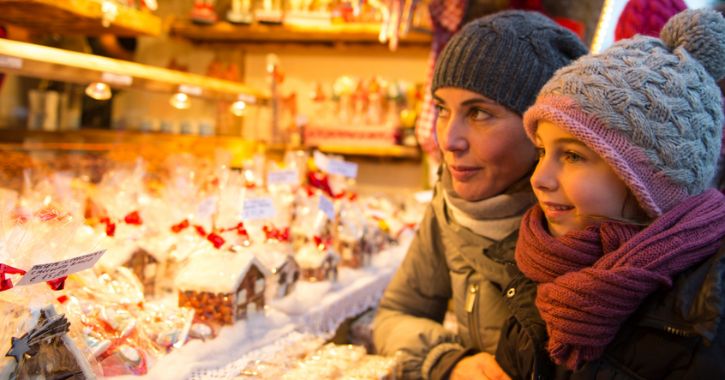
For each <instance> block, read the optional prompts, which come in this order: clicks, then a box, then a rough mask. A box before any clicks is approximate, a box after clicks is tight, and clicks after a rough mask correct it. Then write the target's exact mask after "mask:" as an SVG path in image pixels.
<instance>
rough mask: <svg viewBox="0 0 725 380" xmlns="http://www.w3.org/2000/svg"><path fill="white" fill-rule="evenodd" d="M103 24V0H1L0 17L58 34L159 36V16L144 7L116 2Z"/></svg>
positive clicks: (12, 22)
mask: <svg viewBox="0 0 725 380" xmlns="http://www.w3.org/2000/svg"><path fill="white" fill-rule="evenodd" d="M116 10H117V12H116V17H115V18H114V19H113V21H111V22H110V25H108V27H105V26H103V24H102V19H103V10H102V2H101V1H94V0H0V21H3V22H7V23H10V24H14V25H18V26H22V27H27V28H32V29H38V30H42V31H43V32H52V33H59V34H83V35H99V34H104V33H111V34H115V35H119V36H158V35H160V34H161V19H159V18H158V17H157V16H154V15H153V14H151V13H149V12H147V11H140V10H137V9H133V8H130V7H125V6H121V5H116Z"/></svg>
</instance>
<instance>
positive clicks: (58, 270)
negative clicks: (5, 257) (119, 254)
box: [15, 249, 106, 286]
mask: <svg viewBox="0 0 725 380" xmlns="http://www.w3.org/2000/svg"><path fill="white" fill-rule="evenodd" d="M104 253H106V250H105V249H104V250H101V251H96V252H93V253H89V254H87V255H83V256H78V257H74V258H72V259H67V260H63V261H56V262H54V263H48V264H40V265H33V267H32V268H30V270H29V271H28V273H26V274H25V276H23V278H21V279H20V281H18V282H17V283H16V284H15V286H23V285H32V284H37V283H39V282H44V281H49V280H55V279H56V278H61V277H65V276H67V275H69V274H73V273H76V272H80V271H82V270H85V269H88V268H90V267H92V266H93V265H94V264H95V263H96V262H97V261H98V259H100V258H101V256H103V254H104Z"/></svg>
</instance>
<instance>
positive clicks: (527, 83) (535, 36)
mask: <svg viewBox="0 0 725 380" xmlns="http://www.w3.org/2000/svg"><path fill="white" fill-rule="evenodd" d="M586 53H587V48H586V46H584V44H583V43H582V42H581V40H579V37H577V36H576V35H575V34H574V33H572V32H571V31H569V30H567V29H565V28H564V27H561V26H559V25H557V24H556V23H555V22H554V21H552V20H550V19H549V18H547V17H546V16H544V15H542V14H540V13H537V12H529V11H503V12H498V13H494V14H491V15H488V16H484V17H481V18H479V19H476V20H473V21H471V22H470V23H468V24H466V25H465V26H464V27H463V28H462V29H461V30H460V31H459V32H458V33H456V34H455V35H454V36H453V37H452V38H451V40H450V41H449V42H448V44H447V45H446V47H445V49H443V52H442V53H441V55H440V56H439V58H438V61H437V62H436V67H435V72H434V74H433V82H432V84H431V93H433V94H435V91H436V90H437V89H439V88H441V87H457V88H462V89H466V90H469V91H473V92H475V93H478V94H481V95H483V96H486V97H487V98H490V99H492V100H494V101H496V102H497V103H500V104H503V105H504V106H506V107H507V108H509V109H510V110H512V111H514V112H516V113H518V114H519V115H522V114H523V113H524V111H526V108H528V107H529V106H531V105H532V104H533V103H534V100H535V99H536V95H537V94H538V93H539V90H540V89H541V87H542V86H543V85H544V83H546V81H547V80H549V78H551V76H552V75H553V74H554V72H555V71H556V70H557V69H559V68H560V67H563V66H565V65H567V64H569V63H570V62H571V61H573V60H574V59H576V58H578V57H579V56H581V55H583V54H586Z"/></svg>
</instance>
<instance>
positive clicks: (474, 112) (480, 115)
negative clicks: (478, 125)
mask: <svg viewBox="0 0 725 380" xmlns="http://www.w3.org/2000/svg"><path fill="white" fill-rule="evenodd" d="M469 116H470V117H471V119H473V120H474V121H483V120H486V119H488V118H489V117H491V114H489V113H488V112H486V111H484V110H482V109H480V108H472V109H471V112H470V113H469Z"/></svg>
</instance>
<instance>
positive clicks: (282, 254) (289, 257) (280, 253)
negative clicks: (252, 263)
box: [254, 240, 301, 300]
mask: <svg viewBox="0 0 725 380" xmlns="http://www.w3.org/2000/svg"><path fill="white" fill-rule="evenodd" d="M254 255H255V256H256V257H257V259H258V260H259V261H260V262H261V263H262V264H263V265H264V266H265V267H266V268H267V271H268V272H269V273H270V276H269V277H268V278H267V299H268V300H272V299H277V298H282V297H284V296H286V295H288V294H290V293H292V291H293V290H294V288H295V285H296V284H297V281H298V280H299V278H300V275H301V273H300V272H301V269H300V265H299V264H298V263H297V260H295V258H294V251H293V249H292V245H291V244H290V243H286V242H279V241H276V240H269V241H267V242H266V243H264V244H260V245H258V246H255V249H254Z"/></svg>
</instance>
